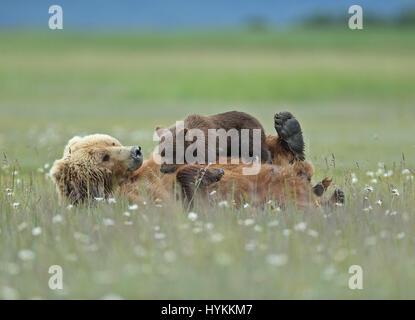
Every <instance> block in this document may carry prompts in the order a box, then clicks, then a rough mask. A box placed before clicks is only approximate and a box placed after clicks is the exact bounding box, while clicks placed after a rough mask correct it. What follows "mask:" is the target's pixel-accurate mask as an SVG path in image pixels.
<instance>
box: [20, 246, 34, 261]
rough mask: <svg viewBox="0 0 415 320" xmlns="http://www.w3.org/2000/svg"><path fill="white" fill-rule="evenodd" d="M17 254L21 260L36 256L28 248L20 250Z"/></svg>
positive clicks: (31, 258)
mask: <svg viewBox="0 0 415 320" xmlns="http://www.w3.org/2000/svg"><path fill="white" fill-rule="evenodd" d="M17 255H18V257H19V258H20V259H21V260H23V261H29V260H33V259H34V258H35V256H36V255H35V253H34V252H33V251H32V250H29V249H23V250H20V251H19V252H18V254H17Z"/></svg>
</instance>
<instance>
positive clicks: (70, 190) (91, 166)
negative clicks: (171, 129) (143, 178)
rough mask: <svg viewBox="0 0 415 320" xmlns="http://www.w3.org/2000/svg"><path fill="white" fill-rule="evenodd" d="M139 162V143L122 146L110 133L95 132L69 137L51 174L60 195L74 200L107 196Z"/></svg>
mask: <svg viewBox="0 0 415 320" xmlns="http://www.w3.org/2000/svg"><path fill="white" fill-rule="evenodd" d="M142 163H143V155H142V153H141V147H138V146H134V147H124V146H122V145H121V143H120V142H119V141H118V140H117V139H115V138H113V137H111V136H108V135H104V134H94V135H89V136H85V137H73V138H72V139H71V140H69V142H68V144H67V145H66V147H65V149H64V152H63V157H62V159H60V160H56V161H55V163H54V164H53V166H52V169H51V171H50V175H51V177H52V179H53V181H54V182H55V184H56V187H57V190H58V192H59V195H60V197H61V198H63V197H66V198H68V199H69V200H70V201H71V202H72V203H74V204H77V203H79V202H85V201H87V200H88V199H92V200H93V199H94V198H97V197H106V196H108V195H109V194H110V193H111V192H112V190H113V188H114V187H115V186H117V185H118V184H119V183H120V182H121V180H122V179H124V178H127V177H128V175H129V173H130V172H131V171H134V170H136V169H138V168H139V167H140V166H141V164H142Z"/></svg>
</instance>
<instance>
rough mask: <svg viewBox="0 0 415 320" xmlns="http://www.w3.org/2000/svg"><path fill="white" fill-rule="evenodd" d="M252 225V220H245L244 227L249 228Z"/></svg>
mask: <svg viewBox="0 0 415 320" xmlns="http://www.w3.org/2000/svg"><path fill="white" fill-rule="evenodd" d="M254 223H255V220H254V219H245V221H244V225H246V226H251V225H253V224H254Z"/></svg>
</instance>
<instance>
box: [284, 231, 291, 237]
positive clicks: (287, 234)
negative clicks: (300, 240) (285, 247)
mask: <svg viewBox="0 0 415 320" xmlns="http://www.w3.org/2000/svg"><path fill="white" fill-rule="evenodd" d="M282 234H283V235H284V236H285V237H288V236H289V235H290V234H291V230H290V229H284V230H282Z"/></svg>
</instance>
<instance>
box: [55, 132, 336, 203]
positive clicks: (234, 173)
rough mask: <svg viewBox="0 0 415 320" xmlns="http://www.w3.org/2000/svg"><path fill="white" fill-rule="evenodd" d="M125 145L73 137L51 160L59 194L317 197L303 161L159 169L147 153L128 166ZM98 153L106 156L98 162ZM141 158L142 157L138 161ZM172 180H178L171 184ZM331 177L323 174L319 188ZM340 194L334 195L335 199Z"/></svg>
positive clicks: (135, 198) (258, 199)
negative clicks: (255, 167)
mask: <svg viewBox="0 0 415 320" xmlns="http://www.w3.org/2000/svg"><path fill="white" fill-rule="evenodd" d="M128 150H130V147H123V146H121V145H120V144H119V142H118V141H117V140H115V139H114V138H112V137H109V136H106V135H93V136H87V137H84V138H76V139H75V140H74V139H72V140H71V141H70V142H69V143H68V146H67V147H66V148H65V152H64V156H63V158H62V159H60V160H57V161H55V163H54V165H53V167H52V169H51V175H52V177H53V179H54V181H55V183H56V185H57V190H58V192H59V194H60V195H61V197H62V198H68V199H69V200H70V201H71V202H72V203H75V204H76V203H79V202H82V201H85V200H87V199H89V198H93V197H97V196H106V197H107V196H109V195H110V194H112V193H113V192H114V191H115V190H116V189H118V188H119V187H120V188H119V189H120V191H121V193H123V194H125V195H126V196H127V197H128V198H129V199H130V201H132V202H139V201H160V200H161V201H169V200H172V199H174V198H175V195H176V191H178V190H177V189H175V186H177V185H178V186H179V188H178V189H179V191H182V193H183V194H182V195H183V199H184V200H186V201H187V202H189V203H192V202H193V200H197V201H206V200H208V199H209V193H211V192H212V191H216V199H217V200H218V201H219V200H228V201H231V200H234V201H235V203H236V204H237V205H240V204H242V203H245V202H247V203H250V204H251V205H253V206H263V205H264V203H265V202H267V201H268V200H275V201H276V202H278V204H279V205H281V206H285V205H287V204H288V203H289V202H293V203H295V204H296V205H297V206H299V207H301V208H306V207H309V206H312V205H314V204H315V203H321V200H320V198H319V194H317V192H315V189H314V188H316V187H314V188H313V187H312V185H311V178H312V176H313V173H314V170H313V167H312V165H311V164H310V163H309V162H307V161H295V162H293V163H288V162H287V161H286V160H284V159H283V160H282V161H281V162H285V163H284V164H282V165H281V166H278V165H269V164H263V165H262V166H261V170H260V172H259V173H258V175H242V169H243V168H244V167H246V166H248V165H242V164H241V165H231V164H229V165H227V164H226V165H221V164H217V165H212V166H209V167H203V166H200V165H182V166H181V167H180V168H179V169H178V170H177V172H176V173H175V174H163V173H161V171H160V165H158V164H157V163H156V162H155V161H154V159H153V158H152V157H151V158H150V159H148V160H146V161H145V162H144V163H143V164H142V166H141V167H140V168H139V169H137V170H135V171H133V172H131V171H128V168H132V167H134V166H136V165H137V163H135V162H134V161H133V162H132V160H131V159H130V157H129V156H127V153H128ZM103 155H110V159H111V160H110V161H106V162H105V163H104V162H103V160H102V159H103ZM140 164H141V163H140ZM176 182H177V184H176ZM330 183H331V180H328V179H326V180H323V181H322V182H321V184H322V185H323V186H324V190H325V189H327V187H328V186H329V185H330ZM338 198H339V196H338V195H337V196H333V198H332V199H331V202H335V201H336V200H337V199H338Z"/></svg>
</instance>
